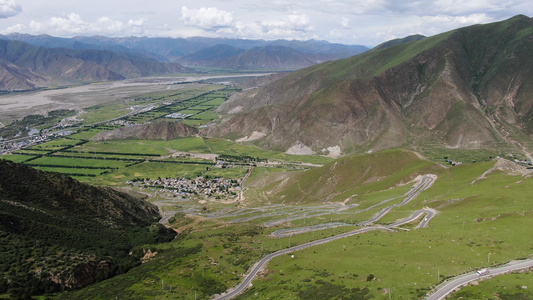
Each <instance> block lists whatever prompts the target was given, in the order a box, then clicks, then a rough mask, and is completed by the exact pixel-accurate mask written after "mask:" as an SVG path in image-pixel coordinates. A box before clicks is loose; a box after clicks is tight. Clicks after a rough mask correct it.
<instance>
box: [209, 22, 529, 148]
mask: <svg viewBox="0 0 533 300" xmlns="http://www.w3.org/2000/svg"><path fill="white" fill-rule="evenodd" d="M532 53H533V21H532V20H531V18H529V17H526V16H516V17H514V18H511V19H509V20H506V21H503V22H498V23H492V24H487V25H476V26H471V27H465V28H461V29H457V30H454V31H450V32H447V33H443V34H440V35H437V36H433V37H429V38H425V39H422V40H419V41H414V42H409V43H404V44H400V45H396V46H393V47H389V48H385V49H380V50H373V51H370V52H368V53H364V54H361V55H358V56H355V57H351V58H348V59H343V60H337V61H334V62H330V63H324V64H321V65H317V66H313V67H310V68H306V69H303V70H300V71H297V72H294V73H292V74H290V75H288V76H286V77H284V78H283V79H281V80H279V81H276V82H274V83H272V84H270V85H267V86H265V87H262V88H259V89H256V90H250V91H244V92H243V93H242V95H240V96H236V97H233V98H232V99H231V101H229V102H228V103H226V104H225V105H224V106H222V107H221V108H220V112H222V113H224V112H236V111H241V112H240V113H238V114H236V115H234V116H232V117H231V118H229V119H226V120H224V121H223V122H222V123H221V124H220V126H218V127H216V128H211V129H210V131H209V132H208V134H209V135H214V136H229V137H244V136H251V135H252V133H254V132H261V133H263V134H264V137H263V138H262V139H260V140H258V141H256V143H258V144H259V145H261V146H263V147H267V148H273V149H277V150H287V149H289V148H291V147H293V146H295V145H302V144H303V145H305V146H306V147H309V148H310V149H312V150H313V151H315V152H318V153H327V152H328V148H330V147H336V146H337V147H340V149H341V150H342V151H343V152H345V153H346V152H355V151H376V150H380V149H386V148H391V147H401V146H407V147H412V148H417V147H424V146H427V145H436V146H438V147H451V148H464V149H478V148H498V147H501V146H502V145H505V144H508V143H516V144H517V145H519V146H521V147H522V148H526V147H525V146H524V145H525V143H527V142H528V141H530V140H531V139H530V137H529V136H528V134H529V133H531V132H533V121H531V117H530V116H532V115H533V111H532V109H531V106H532V104H533V97H531V95H532V93H531V92H532V89H533V73H532V72H531V71H530V70H531V69H532V67H533V59H531V58H532V57H531V56H532ZM241 99H242V100H241ZM250 99H251V100H250ZM237 107H239V108H240V109H236V108H237ZM330 149H331V148H330Z"/></svg>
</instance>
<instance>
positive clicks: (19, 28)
mask: <svg viewBox="0 0 533 300" xmlns="http://www.w3.org/2000/svg"><path fill="white" fill-rule="evenodd" d="M25 29H26V26H24V25H23V24H15V25H13V26H9V27H7V28H6V29H4V30H3V31H2V33H3V34H9V33H14V32H18V33H21V32H23V31H24V30H25Z"/></svg>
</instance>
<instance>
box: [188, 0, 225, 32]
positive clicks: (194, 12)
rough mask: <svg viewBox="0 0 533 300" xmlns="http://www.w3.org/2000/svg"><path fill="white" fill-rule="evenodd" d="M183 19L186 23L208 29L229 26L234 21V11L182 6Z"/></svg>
mask: <svg viewBox="0 0 533 300" xmlns="http://www.w3.org/2000/svg"><path fill="white" fill-rule="evenodd" d="M181 19H182V20H183V22H184V23H185V24H186V25H191V26H195V27H200V28H203V29H206V30H211V29H216V28H220V27H229V26H231V25H232V23H233V13H231V12H227V11H224V10H220V9H218V8H216V7H202V8H200V9H188V8H187V7H185V6H183V7H182V8H181Z"/></svg>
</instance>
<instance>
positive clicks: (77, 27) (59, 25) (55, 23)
mask: <svg viewBox="0 0 533 300" xmlns="http://www.w3.org/2000/svg"><path fill="white" fill-rule="evenodd" d="M48 26H50V28H51V29H52V30H54V31H55V32H56V33H59V34H78V33H85V32H87V29H88V24H87V23H85V22H84V21H83V20H82V19H81V17H80V15H78V14H76V13H71V14H69V15H68V16H66V17H53V18H51V19H50V21H49V22H48Z"/></svg>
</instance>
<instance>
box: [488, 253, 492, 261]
mask: <svg viewBox="0 0 533 300" xmlns="http://www.w3.org/2000/svg"><path fill="white" fill-rule="evenodd" d="M491 255H492V253H490V252H489V258H487V262H488V263H490V256H491Z"/></svg>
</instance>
